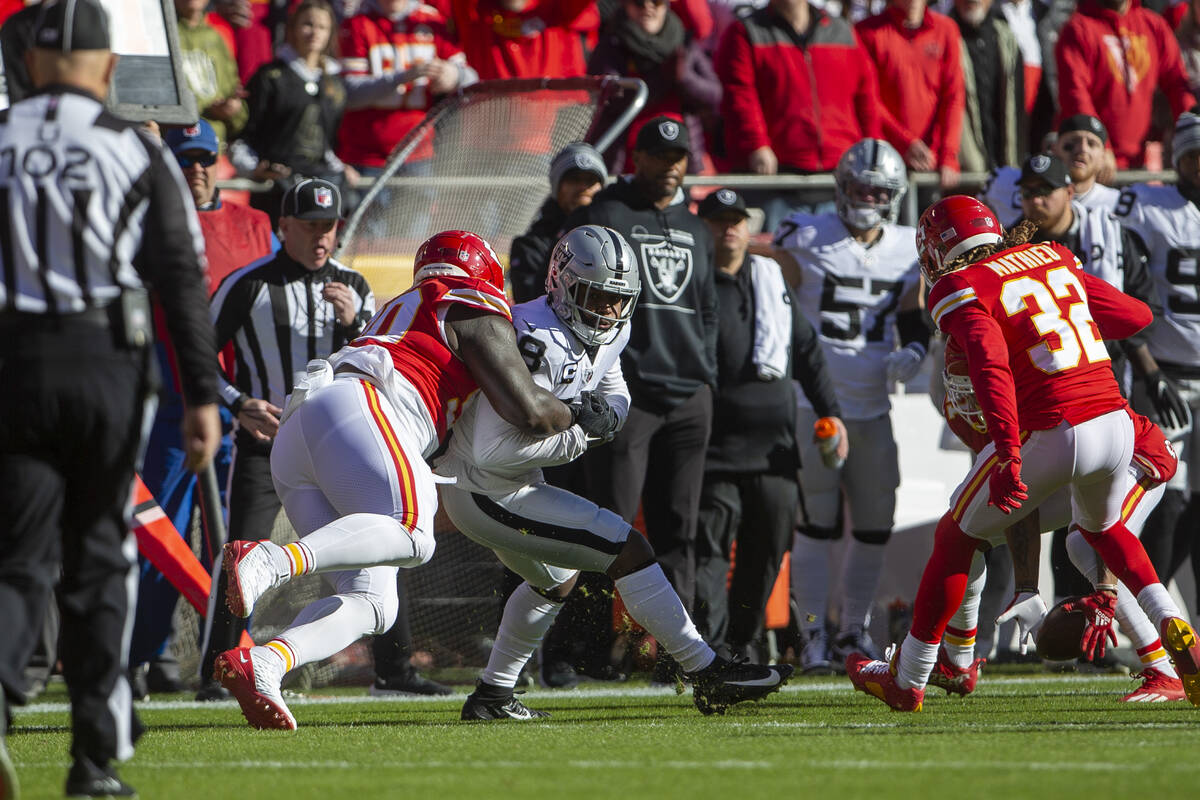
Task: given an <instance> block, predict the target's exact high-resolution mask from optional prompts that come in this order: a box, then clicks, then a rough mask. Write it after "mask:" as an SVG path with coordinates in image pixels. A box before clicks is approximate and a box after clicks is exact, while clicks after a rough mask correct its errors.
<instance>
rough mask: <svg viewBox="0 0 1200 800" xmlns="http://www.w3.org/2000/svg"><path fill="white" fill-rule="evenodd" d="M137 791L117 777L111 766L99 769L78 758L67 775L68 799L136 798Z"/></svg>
mask: <svg viewBox="0 0 1200 800" xmlns="http://www.w3.org/2000/svg"><path fill="white" fill-rule="evenodd" d="M137 796H138V795H137V790H135V789H134V788H133V787H132V786H130V785H129V784H128V783H125V781H123V780H121V779H120V778H118V777H117V771H116V769H114V768H113V767H112V766H111V765H109V766H108V767H105V768H103V769H101V768H100V767H98V766H96V765H95V764H94V763H92V761H91V760H90V759H88V758H84V757H82V756H80V757H79V758H76V759H75V763H74V764H72V765H71V771H70V772H68V773H67V797H68V798H73V797H77V798H96V797H112V798H117V797H135V798H136V797H137Z"/></svg>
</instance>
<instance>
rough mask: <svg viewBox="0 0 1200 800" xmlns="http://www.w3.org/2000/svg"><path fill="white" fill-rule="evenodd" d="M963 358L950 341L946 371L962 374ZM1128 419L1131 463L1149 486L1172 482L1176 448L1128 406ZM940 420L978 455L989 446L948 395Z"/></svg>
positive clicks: (1176, 461) (944, 400) (1175, 464)
mask: <svg viewBox="0 0 1200 800" xmlns="http://www.w3.org/2000/svg"><path fill="white" fill-rule="evenodd" d="M965 361H966V357H965V356H964V355H963V353H962V350H961V349H960V348H959V347H958V345H957V344H956V343H955V342H954V340H950V341H948V342H947V343H946V369H947V370H948V371H950V372H952V373H955V374H962V365H963V363H965ZM1125 410H1126V411H1127V412H1129V418H1130V419H1131V420H1132V421H1133V460H1134V462H1136V463H1137V464H1138V466H1140V467H1141V468H1142V469H1144V470H1145V471H1146V473H1147V474H1148V475H1149V477H1150V480H1151V482H1152V483H1155V484H1158V483H1164V482H1166V481H1169V480H1171V478H1172V477H1173V476H1174V475H1175V471H1176V470H1177V469H1178V468H1179V456H1178V455H1176V453H1175V448H1173V447H1172V446H1171V443H1170V442H1168V441H1167V437H1166V436H1164V435H1163V432H1162V430H1161V429H1160V428H1159V427H1158V426H1157V425H1155V424H1154V423H1153V422H1151V421H1150V420H1149V419H1147V418H1146V417H1144V416H1142V415H1141V414H1139V413H1137V412H1136V411H1134V410H1133V409H1132V408H1129V407H1128V406H1126V407H1125ZM942 416H944V417H945V418H946V422H947V423H948V424H949V425H950V430H951V431H952V432H953V433H954V435H955V436H957V437H958V439H959V441H961V442H962V443H963V444H965V445H966V446H967V447H969V448H971V451H972V452H974V453H976V454H978V453H979V451H980V450H982V449H983V448H984V447H986V446H987V444H988V441H989V440H988V436H987V434H986V433H981V432H980V431H977V430H975V428H973V427H971V425H970V423H968V422H967V420H966V419H964V418H963V417H962V415H961V414H959V413H957V412H956V411H955V410H954V408H953V406H952V405H951V403H950V399H949V395H947V397H946V398H945V399H943V400H942Z"/></svg>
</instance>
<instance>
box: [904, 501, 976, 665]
mask: <svg viewBox="0 0 1200 800" xmlns="http://www.w3.org/2000/svg"><path fill="white" fill-rule="evenodd" d="M978 547H979V540H978V539H972V538H971V537H970V536H967V535H966V534H965V533H963V532H962V529H961V528H959V527H958V523H957V522H955V521H954V520H953V519H952V518H951V517H950V514H949V512H947V513H946V515H945V516H943V517H942V519H941V521H940V522H938V526H937V532H936V533H935V534H934V536H933V553H932V554H931V555H930V556H929V563H927V564H926V565H925V572H924V573H922V575H921V586H920V588H918V589H917V599H916V601H915V602H914V603H913V621H912V635H913V636H914V637H915V638H917V639H920V640H921V641H922V642H928V643H930V644H936V643H937V642H940V641H941V640H942V634H943V633H944V632H945V630H946V625H948V624H949V622H950V618H951V617H953V616H954V612H955V611H957V610H958V607H959V605H961V604H962V599H963V594H964V593H965V592H966V590H967V571H968V570H970V568H971V557H972V556H974V555H975V550H976V549H977V548H978Z"/></svg>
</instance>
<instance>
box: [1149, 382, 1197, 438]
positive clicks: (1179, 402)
mask: <svg viewBox="0 0 1200 800" xmlns="http://www.w3.org/2000/svg"><path fill="white" fill-rule="evenodd" d="M1142 380H1143V381H1144V382H1145V384H1146V393H1147V394H1148V395H1150V402H1151V404H1153V406H1154V412H1155V413H1156V414H1157V415H1158V419H1159V422H1160V423H1161V424H1162V426H1163V427H1165V428H1184V427H1187V424H1188V422H1190V421H1191V414H1190V413H1189V412H1188V407H1187V403H1185V402H1184V401H1183V398H1182V397H1180V396H1179V390H1178V389H1176V388H1175V384H1174V383H1172V382H1171V381H1170V379H1168V378H1167V377H1166V376H1165V375H1163V374H1162V370H1157V369H1156V370H1154V372H1150V373H1148V374H1147V375H1146V376H1145V377H1143V378H1142Z"/></svg>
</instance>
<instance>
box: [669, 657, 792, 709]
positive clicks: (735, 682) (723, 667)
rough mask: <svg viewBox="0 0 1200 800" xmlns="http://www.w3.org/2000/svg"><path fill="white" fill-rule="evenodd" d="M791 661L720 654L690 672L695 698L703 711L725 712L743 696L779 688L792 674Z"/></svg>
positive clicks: (757, 697) (749, 697)
mask: <svg viewBox="0 0 1200 800" xmlns="http://www.w3.org/2000/svg"><path fill="white" fill-rule="evenodd" d="M793 669H794V667H792V665H791V664H775V665H773V666H769V667H768V666H762V665H760V664H747V663H746V662H744V661H728V660H726V659H723V658H721V657H719V656H718V657H717V658H716V659H714V660H713V662H712V663H711V664H709V665H708V666H707V667H705V668H704V669H702V670H700V671H698V672H693V673H692V674H691V676H690V677H691V681H692V700H693V701H694V702H695V703H696V708H698V709H700V713H701V714H724V713H725V709H727V708H729V707H730V706H732V705H734V704H736V703H741V702H742V701H744V700H760V699H762V698H763V697H766V696H767V695H769V694H771V693H772V692H777V691H779V690H780V689H781V688H783V685H784V684H785V683H787V681H788V678H790V677H792V670H793Z"/></svg>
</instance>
